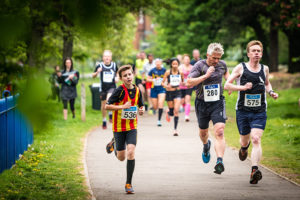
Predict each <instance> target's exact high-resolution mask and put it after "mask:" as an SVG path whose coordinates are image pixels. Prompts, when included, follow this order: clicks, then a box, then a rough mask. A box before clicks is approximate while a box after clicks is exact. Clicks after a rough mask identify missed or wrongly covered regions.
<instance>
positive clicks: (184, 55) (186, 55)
mask: <svg viewBox="0 0 300 200" xmlns="http://www.w3.org/2000/svg"><path fill="white" fill-rule="evenodd" d="M184 57H189V58H190V56H189V54H187V53H185V54H183V56H182V58H184Z"/></svg>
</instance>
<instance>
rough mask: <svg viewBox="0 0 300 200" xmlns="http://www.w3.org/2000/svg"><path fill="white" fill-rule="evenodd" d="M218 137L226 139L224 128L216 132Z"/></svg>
mask: <svg viewBox="0 0 300 200" xmlns="http://www.w3.org/2000/svg"><path fill="white" fill-rule="evenodd" d="M215 134H216V137H217V138H223V137H224V127H221V128H218V129H217V130H216V133H215Z"/></svg>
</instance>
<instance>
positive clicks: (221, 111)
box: [195, 98, 226, 129]
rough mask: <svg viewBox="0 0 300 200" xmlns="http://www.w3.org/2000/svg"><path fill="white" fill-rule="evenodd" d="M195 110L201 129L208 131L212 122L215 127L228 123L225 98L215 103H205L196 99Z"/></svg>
mask: <svg viewBox="0 0 300 200" xmlns="http://www.w3.org/2000/svg"><path fill="white" fill-rule="evenodd" d="M195 109H196V115H197V119H198V126H199V128H200V129H207V128H208V125H209V121H210V120H212V122H213V124H214V125H215V124H216V123H225V121H226V112H225V100H224V98H221V100H219V101H215V102H204V100H200V99H198V98H196V100H195Z"/></svg>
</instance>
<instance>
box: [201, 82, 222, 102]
mask: <svg viewBox="0 0 300 200" xmlns="http://www.w3.org/2000/svg"><path fill="white" fill-rule="evenodd" d="M203 89H204V101H206V102H210V101H218V100H220V87H219V84H214V85H204V86H203Z"/></svg>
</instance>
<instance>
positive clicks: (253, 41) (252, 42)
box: [247, 40, 264, 53]
mask: <svg viewBox="0 0 300 200" xmlns="http://www.w3.org/2000/svg"><path fill="white" fill-rule="evenodd" d="M254 45H259V46H260V47H261V51H263V50H264V47H263V44H262V43H261V41H259V40H252V41H250V42H249V43H248V44H247V53H248V52H249V49H250V47H252V46H254Z"/></svg>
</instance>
